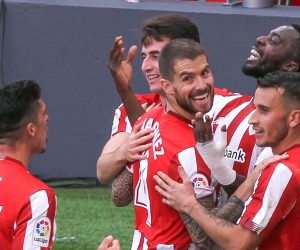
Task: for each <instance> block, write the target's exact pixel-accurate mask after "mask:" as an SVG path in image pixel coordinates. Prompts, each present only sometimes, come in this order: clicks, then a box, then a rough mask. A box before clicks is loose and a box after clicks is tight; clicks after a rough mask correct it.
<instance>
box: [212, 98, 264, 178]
mask: <svg viewBox="0 0 300 250" xmlns="http://www.w3.org/2000/svg"><path fill="white" fill-rule="evenodd" d="M253 112H254V105H253V103H252V97H250V96H242V95H239V94H235V95H231V96H222V95H215V98H214V103H213V107H212V109H211V111H210V112H209V114H210V116H211V117H213V130H214V138H215V140H219V138H220V135H221V127H222V126H223V124H224V125H226V128H227V147H226V149H225V153H224V157H225V159H226V161H227V163H228V164H229V166H231V167H232V168H233V169H234V170H236V172H237V173H238V174H240V175H243V176H247V175H248V174H249V173H251V171H252V170H253V167H254V166H255V163H256V159H257V157H258V155H259V154H260V152H261V151H262V149H263V148H261V147H258V146H256V144H255V141H256V140H255V136H254V130H253V129H252V126H250V125H249V118H250V116H251V115H252V113H253Z"/></svg>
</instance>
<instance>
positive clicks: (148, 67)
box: [142, 38, 170, 94]
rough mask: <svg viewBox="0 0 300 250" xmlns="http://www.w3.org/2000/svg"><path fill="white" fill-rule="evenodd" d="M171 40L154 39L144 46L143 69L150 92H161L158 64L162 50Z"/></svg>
mask: <svg viewBox="0 0 300 250" xmlns="http://www.w3.org/2000/svg"><path fill="white" fill-rule="evenodd" d="M169 41H170V39H168V38H164V39H163V40H162V41H157V40H155V39H152V40H151V42H150V43H149V44H148V45H147V46H144V45H143V47H142V59H143V63H142V71H143V73H144V75H145V77H146V80H147V82H148V84H149V87H150V92H153V93H158V94H159V93H161V84H160V79H161V76H160V71H159V66H158V58H159V55H160V52H161V50H162V49H163V47H165V45H166V44H167V43H168V42H169Z"/></svg>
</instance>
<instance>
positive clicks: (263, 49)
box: [243, 26, 300, 78]
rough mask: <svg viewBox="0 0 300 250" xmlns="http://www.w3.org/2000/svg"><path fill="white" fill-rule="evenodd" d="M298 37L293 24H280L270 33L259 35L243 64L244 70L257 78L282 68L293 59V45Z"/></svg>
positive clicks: (299, 36)
mask: <svg viewBox="0 0 300 250" xmlns="http://www.w3.org/2000/svg"><path fill="white" fill-rule="evenodd" d="M297 38H298V39H299V38H300V35H299V33H298V32H297V31H296V30H295V29H294V28H293V27H292V26H280V27H278V28H276V29H274V30H272V31H271V32H270V34H269V35H267V36H260V37H258V38H257V39H256V43H255V45H254V46H253V47H252V50H251V52H250V56H249V57H248V59H247V61H246V63H245V64H244V66H243V72H244V73H245V74H246V75H250V76H254V77H256V78H257V77H261V76H263V75H265V74H266V73H269V72H274V71H278V70H282V66H283V65H284V64H285V63H287V62H289V61H290V60H291V57H292V55H293V49H292V47H291V45H292V44H293V43H294V41H295V39H297Z"/></svg>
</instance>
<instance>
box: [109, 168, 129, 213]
mask: <svg viewBox="0 0 300 250" xmlns="http://www.w3.org/2000/svg"><path fill="white" fill-rule="evenodd" d="M132 177H133V175H132V173H131V172H130V171H129V170H128V169H127V168H125V169H123V170H122V172H121V173H120V174H119V175H118V176H117V178H116V179H114V181H113V183H112V186H111V199H112V201H113V203H114V204H115V206H117V207H124V206H127V205H128V204H129V203H130V202H131V201H132V195H133V193H132Z"/></svg>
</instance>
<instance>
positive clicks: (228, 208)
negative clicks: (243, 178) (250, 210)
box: [180, 196, 244, 250]
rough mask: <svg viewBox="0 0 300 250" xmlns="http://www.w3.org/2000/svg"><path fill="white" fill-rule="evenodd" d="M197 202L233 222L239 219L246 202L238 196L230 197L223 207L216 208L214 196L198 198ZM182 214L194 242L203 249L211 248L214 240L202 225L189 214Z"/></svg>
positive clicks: (216, 214)
mask: <svg viewBox="0 0 300 250" xmlns="http://www.w3.org/2000/svg"><path fill="white" fill-rule="evenodd" d="M197 202H198V203H199V204H201V205H202V206H203V207H204V208H206V209H207V210H208V211H209V210H210V212H211V214H213V215H215V216H217V217H219V218H222V219H225V220H227V221H229V222H232V223H235V222H236V221H237V219H238V218H239V217H240V216H241V214H242V212H243V209H244V203H243V202H242V201H241V200H240V199H238V198H237V197H236V196H232V197H230V198H229V199H228V200H227V202H226V203H225V204H224V205H223V206H222V207H216V208H214V201H213V197H212V196H207V197H204V198H199V199H197ZM180 215H181V218H182V220H183V222H184V224H185V226H186V228H187V230H188V231H189V234H190V236H191V238H192V241H193V243H194V244H195V245H196V246H197V247H198V248H199V249H201V250H202V249H203V250H207V249H211V248H212V247H213V246H214V242H213V241H212V240H211V239H210V238H209V236H208V235H207V234H206V233H205V232H204V231H203V230H202V228H201V226H200V225H199V224H198V223H197V222H196V221H194V220H193V219H192V218H191V217H190V216H189V215H188V214H186V213H184V212H180Z"/></svg>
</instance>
